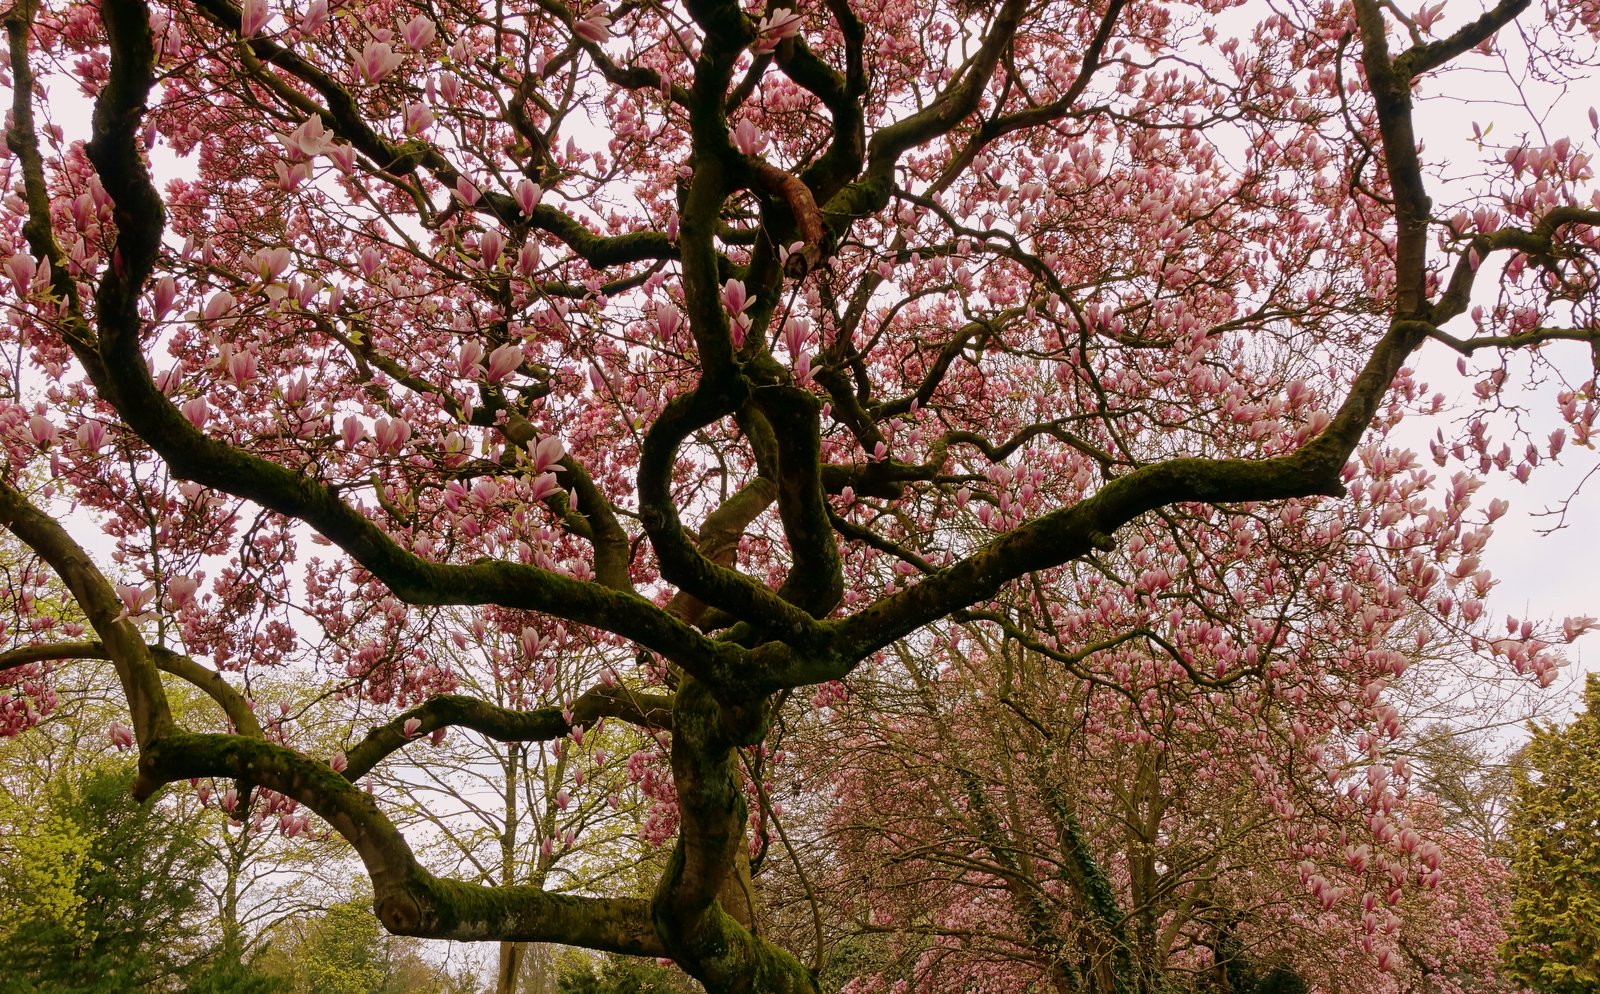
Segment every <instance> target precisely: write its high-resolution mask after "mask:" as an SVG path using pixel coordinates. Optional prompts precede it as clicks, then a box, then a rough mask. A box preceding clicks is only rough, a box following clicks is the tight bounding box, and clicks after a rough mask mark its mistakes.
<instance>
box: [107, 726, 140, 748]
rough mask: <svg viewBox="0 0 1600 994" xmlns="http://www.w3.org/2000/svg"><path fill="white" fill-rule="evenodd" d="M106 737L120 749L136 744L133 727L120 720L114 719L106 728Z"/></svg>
mask: <svg viewBox="0 0 1600 994" xmlns="http://www.w3.org/2000/svg"><path fill="white" fill-rule="evenodd" d="M106 738H108V739H110V740H111V744H112V745H114V746H116V747H117V748H118V749H119V750H126V749H130V748H132V747H133V745H134V738H133V729H132V728H129V727H128V726H127V725H124V724H123V723H122V722H120V721H113V722H112V723H111V724H110V725H109V726H107V728H106Z"/></svg>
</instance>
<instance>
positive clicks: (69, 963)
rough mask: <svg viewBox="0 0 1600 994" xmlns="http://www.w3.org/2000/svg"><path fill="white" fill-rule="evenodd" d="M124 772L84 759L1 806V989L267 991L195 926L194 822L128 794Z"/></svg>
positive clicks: (23, 992)
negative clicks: (29, 799) (28, 796)
mask: <svg viewBox="0 0 1600 994" xmlns="http://www.w3.org/2000/svg"><path fill="white" fill-rule="evenodd" d="M133 775H134V772H133V768H132V766H131V765H129V764H125V763H120V762H115V761H111V760H106V761H102V762H100V763H98V764H88V765H85V766H83V767H82V768H80V769H78V770H77V771H75V774H74V775H73V776H70V777H65V778H62V779H59V780H57V781H56V782H55V783H54V784H53V785H52V787H51V789H50V791H49V792H48V793H46V794H44V795H43V796H42V797H39V798H35V799H34V801H35V803H34V804H32V805H29V804H27V803H18V802H16V801H11V802H8V805H7V806H6V807H5V809H4V811H3V812H0V813H3V816H4V820H5V825H6V829H7V831H6V833H5V835H6V838H7V843H6V851H5V860H4V863H3V869H0V905H3V906H4V907H5V909H6V910H5V918H4V919H3V920H0V935H3V936H4V938H5V945H6V959H7V962H8V969H7V970H6V971H4V972H3V973H0V994H35V992H38V994H43V992H50V994H122V992H127V991H150V992H160V991H178V990H185V991H214V992H217V994H221V992H222V991H224V990H226V991H228V992H230V994H269V992H271V991H272V989H273V988H272V987H271V986H269V985H264V984H262V983H260V982H258V981H259V978H256V977H254V976H253V975H251V973H250V971H249V968H248V967H245V966H243V965H241V964H239V963H237V962H234V963H232V964H231V965H230V964H227V963H225V962H223V961H221V960H219V958H218V957H217V956H216V953H215V950H214V948H213V947H212V946H211V945H210V944H209V943H208V942H207V941H206V938H205V936H204V935H203V932H202V923H203V918H202V916H201V915H200V914H199V903H200V902H199V875H200V873H201V872H202V870H203V868H204V863H205V854H204V850H203V849H202V848H201V847H200V845H199V841H198V838H197V834H196V833H197V832H198V830H199V826H198V823H197V822H196V821H195V820H194V819H192V818H190V819H185V818H182V817H175V813H174V812H171V811H165V810H160V811H158V810H157V808H156V805H153V804H152V805H140V804H137V803H135V802H134V800H133V798H132V796H131V787H132V783H133ZM222 977H226V978H227V982H226V985H225V986H224V985H222V984H220V983H219V978H222Z"/></svg>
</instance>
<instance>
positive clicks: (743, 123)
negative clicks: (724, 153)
mask: <svg viewBox="0 0 1600 994" xmlns="http://www.w3.org/2000/svg"><path fill="white" fill-rule="evenodd" d="M728 140H729V141H731V142H732V143H733V147H734V148H736V149H738V150H739V151H741V152H743V153H744V154H745V155H760V154H761V151H762V149H765V148H766V147H767V136H766V135H765V134H764V133H763V132H762V131H761V129H760V128H757V127H756V126H755V125H754V124H752V123H750V119H749V118H743V119H741V120H740V121H739V123H738V124H737V125H735V126H734V128H733V130H732V131H731V132H729V133H728Z"/></svg>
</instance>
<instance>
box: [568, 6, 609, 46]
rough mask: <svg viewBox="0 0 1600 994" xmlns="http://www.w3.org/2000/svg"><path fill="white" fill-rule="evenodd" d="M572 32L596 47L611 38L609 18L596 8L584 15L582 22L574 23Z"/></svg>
mask: <svg viewBox="0 0 1600 994" xmlns="http://www.w3.org/2000/svg"><path fill="white" fill-rule="evenodd" d="M572 30H573V31H574V32H576V33H577V35H578V37H580V38H582V39H584V40H585V41H592V42H594V43H595V44H597V45H598V44H601V43H603V42H605V41H606V40H607V39H609V38H610V37H611V18H609V17H607V16H606V15H605V14H604V13H603V12H602V11H601V10H600V8H598V7H596V8H595V9H594V10H591V11H589V13H587V14H585V15H584V16H583V19H582V20H580V21H577V22H575V23H574V24H573V25H572Z"/></svg>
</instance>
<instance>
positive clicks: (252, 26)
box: [239, 0, 272, 38]
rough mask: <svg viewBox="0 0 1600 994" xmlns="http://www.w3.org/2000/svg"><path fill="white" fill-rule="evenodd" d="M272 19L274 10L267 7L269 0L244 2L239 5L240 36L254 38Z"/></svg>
mask: <svg viewBox="0 0 1600 994" xmlns="http://www.w3.org/2000/svg"><path fill="white" fill-rule="evenodd" d="M271 17H272V10H271V8H269V7H268V6H267V0H243V2H242V3H241V4H240V5H239V34H240V35H241V36H243V37H245V38H254V37H255V36H256V35H258V34H260V33H261V29H263V28H265V27H266V26H267V21H268V20H269V19H270V18H271Z"/></svg>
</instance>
